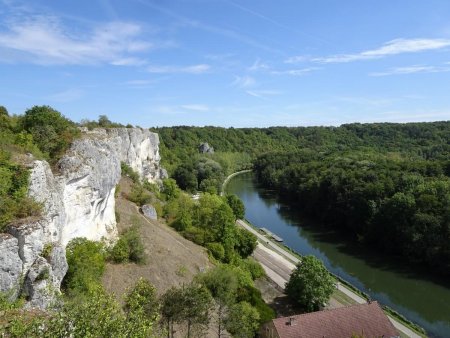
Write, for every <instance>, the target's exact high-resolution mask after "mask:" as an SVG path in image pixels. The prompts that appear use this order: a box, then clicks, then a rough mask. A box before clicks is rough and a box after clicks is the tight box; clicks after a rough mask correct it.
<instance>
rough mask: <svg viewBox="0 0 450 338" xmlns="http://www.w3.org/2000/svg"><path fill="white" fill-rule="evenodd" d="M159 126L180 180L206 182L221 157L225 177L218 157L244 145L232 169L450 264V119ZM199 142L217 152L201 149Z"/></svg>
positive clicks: (405, 249)
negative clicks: (248, 171)
mask: <svg viewBox="0 0 450 338" xmlns="http://www.w3.org/2000/svg"><path fill="white" fill-rule="evenodd" d="M156 131H157V132H158V133H160V138H161V141H162V143H163V145H162V150H161V151H162V153H163V159H164V161H166V163H167V167H168V168H170V170H171V172H172V173H173V176H174V178H175V179H177V182H178V184H179V185H180V186H181V187H183V188H188V189H191V190H195V189H200V190H203V189H202V188H203V186H202V184H201V183H202V180H201V178H202V175H201V172H200V171H199V170H198V168H199V166H198V163H200V162H202V161H203V162H205V161H216V162H218V163H219V164H220V165H221V166H222V170H221V171H220V170H216V171H215V172H216V173H217V172H218V173H220V175H222V176H223V175H224V174H225V173H228V172H229V171H228V172H227V170H226V169H227V168H228V167H229V166H228V167H227V166H226V165H223V164H221V163H220V160H219V159H220V156H222V154H227V156H230V154H234V155H233V156H235V157H236V158H239V156H238V155H236V153H241V154H243V156H244V155H245V156H246V159H247V160H249V161H250V162H241V163H239V164H237V165H236V163H235V165H234V167H233V170H238V169H243V168H247V167H249V165H251V166H253V167H254V170H255V172H256V174H257V177H258V179H259V181H260V183H261V184H263V185H265V186H266V187H271V188H274V189H275V190H277V191H278V192H279V193H280V195H281V196H283V198H285V199H287V200H288V201H289V203H291V205H292V206H293V207H295V208H298V209H301V210H303V211H304V212H305V213H306V214H308V215H310V216H312V217H314V218H316V219H317V220H320V221H322V222H323V223H325V224H327V225H329V226H331V227H335V228H337V229H342V232H344V233H346V234H348V235H349V236H350V237H351V238H353V239H355V240H357V241H359V242H360V243H361V244H363V245H365V246H368V247H372V248H374V249H377V250H379V249H381V250H383V251H385V252H387V253H391V254H396V255H400V256H403V257H404V258H405V259H406V260H408V261H409V262H412V263H419V264H422V265H426V266H429V267H431V268H432V269H433V270H434V271H436V272H438V273H439V274H443V275H447V276H448V274H449V273H450V178H449V176H450V122H433V123H408V124H393V123H377V124H358V123H355V124H347V125H342V126H341V127H307V128H306V127H298V128H285V127H273V128H266V129H257V128H254V129H233V128H230V129H224V128H216V127H204V128H198V127H173V128H158V129H156ZM202 142H208V143H209V144H210V145H211V146H213V147H214V149H215V150H216V153H215V154H212V155H209V154H199V153H198V150H197V147H198V145H199V144H200V143H202ZM180 172H181V173H183V175H180ZM199 173H200V174H199ZM222 176H220V177H222ZM214 177H215V176H214V171H210V176H209V179H214ZM220 177H219V178H220ZM187 182H190V183H187ZM199 182H200V183H199Z"/></svg>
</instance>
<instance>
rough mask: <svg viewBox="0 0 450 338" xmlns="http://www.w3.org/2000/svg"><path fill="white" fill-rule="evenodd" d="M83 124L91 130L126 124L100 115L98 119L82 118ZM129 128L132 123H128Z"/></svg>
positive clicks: (118, 126) (121, 126)
mask: <svg viewBox="0 0 450 338" xmlns="http://www.w3.org/2000/svg"><path fill="white" fill-rule="evenodd" d="M80 124H81V126H83V127H86V128H88V129H89V130H91V129H94V128H124V127H125V126H124V125H123V124H121V123H117V122H112V121H111V120H110V119H109V118H108V116H106V115H100V116H99V117H98V120H97V121H91V120H88V119H83V120H81V123H80ZM126 127H127V128H131V127H132V126H131V125H127V126H126Z"/></svg>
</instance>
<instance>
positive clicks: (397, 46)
mask: <svg viewBox="0 0 450 338" xmlns="http://www.w3.org/2000/svg"><path fill="white" fill-rule="evenodd" d="M449 46H450V40H449V39H395V40H391V41H388V42H386V43H385V44H384V45H382V46H381V47H379V48H376V49H371V50H366V51H363V52H360V53H355V54H337V55H331V56H327V57H316V58H313V57H310V56H306V55H298V56H292V57H290V58H288V59H286V60H285V61H284V62H285V63H290V64H294V63H300V62H316V63H346V62H352V61H361V60H373V59H381V58H384V57H387V56H391V55H398V54H404V53H419V52H425V51H432V50H439V49H442V48H445V47H449Z"/></svg>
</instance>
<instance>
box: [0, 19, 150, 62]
mask: <svg viewBox="0 0 450 338" xmlns="http://www.w3.org/2000/svg"><path fill="white" fill-rule="evenodd" d="M141 34H142V29H141V27H140V26H139V25H137V24H135V23H130V22H121V21H115V22H110V23H107V24H102V25H98V26H97V27H95V28H94V29H92V30H91V31H90V32H86V33H85V34H81V33H79V32H77V33H76V34H75V33H73V32H69V31H68V30H67V29H66V28H65V27H63V26H62V25H61V23H60V22H59V20H58V19H57V18H55V17H52V16H33V17H29V18H25V19H24V18H21V19H20V20H15V21H11V22H9V23H8V24H7V31H4V32H0V50H2V49H3V51H7V52H8V53H10V54H11V52H15V53H16V54H18V55H20V56H21V57H20V59H22V60H24V61H28V62H32V63H38V64H96V63H110V64H116V65H135V64H137V63H140V62H142V60H140V59H139V58H137V57H135V56H132V55H133V54H136V53H140V52H143V51H146V50H148V49H150V48H152V47H153V45H152V44H150V43H148V42H146V41H143V40H140V38H139V36H140V35H141Z"/></svg>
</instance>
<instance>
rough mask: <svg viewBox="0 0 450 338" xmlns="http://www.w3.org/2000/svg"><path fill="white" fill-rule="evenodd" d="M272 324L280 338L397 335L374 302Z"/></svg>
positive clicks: (278, 320)
mask: <svg viewBox="0 0 450 338" xmlns="http://www.w3.org/2000/svg"><path fill="white" fill-rule="evenodd" d="M290 318H292V325H290V324H289V323H290ZM273 324H274V325H275V328H276V330H277V332H278V335H279V336H280V338H323V337H325V338H350V337H351V336H352V335H353V334H357V335H360V336H361V335H363V336H364V337H365V338H372V337H385V338H389V337H398V336H399V334H398V332H397V330H396V329H395V328H394V325H392V323H391V322H390V321H389V319H388V318H387V316H386V315H385V314H384V312H383V310H382V309H381V308H380V306H379V305H378V302H371V303H369V304H358V305H352V306H348V307H342V308H337V309H332V310H324V311H318V312H311V313H305V314H302V315H297V316H292V317H283V318H277V319H274V320H273Z"/></svg>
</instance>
